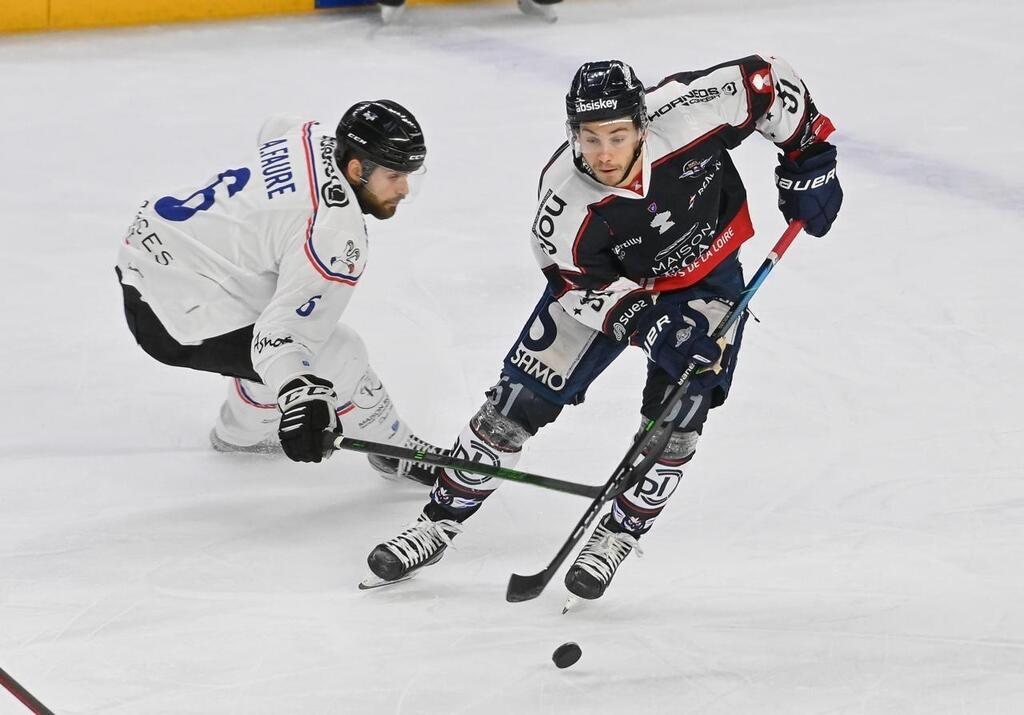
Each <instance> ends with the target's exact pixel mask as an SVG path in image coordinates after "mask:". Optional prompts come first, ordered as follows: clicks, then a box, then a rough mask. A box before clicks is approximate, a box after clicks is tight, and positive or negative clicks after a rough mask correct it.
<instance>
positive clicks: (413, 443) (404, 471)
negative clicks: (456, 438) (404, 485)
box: [398, 434, 446, 476]
mask: <svg viewBox="0 0 1024 715" xmlns="http://www.w3.org/2000/svg"><path fill="white" fill-rule="evenodd" d="M402 446H403V447H405V448H406V449H415V450H418V451H420V452H427V453H429V454H444V453H445V451H446V450H444V449H441V448H440V447H437V446H435V445H433V444H431V443H430V442H425V441H424V440H422V439H420V438H419V437H417V436H416V435H414V434H410V435H409V436H408V437H407V438H406V440H405V443H404V444H403V445H402ZM417 464H418V463H417V462H411V461H409V460H408V459H401V460H399V461H398V473H399V474H401V475H402V476H409V472H410V471H411V470H412V469H413V468H414V467H415V466H416V465H417ZM421 469H425V470H427V471H428V472H430V473H433V472H434V469H435V468H434V467H432V466H429V465H421Z"/></svg>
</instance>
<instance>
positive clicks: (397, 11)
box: [380, 5, 405, 25]
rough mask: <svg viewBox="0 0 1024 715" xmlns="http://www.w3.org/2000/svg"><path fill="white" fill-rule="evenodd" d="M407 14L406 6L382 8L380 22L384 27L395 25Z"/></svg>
mask: <svg viewBox="0 0 1024 715" xmlns="http://www.w3.org/2000/svg"><path fill="white" fill-rule="evenodd" d="M404 14H405V5H399V6H398V7H389V6H387V5H381V6H380V20H381V23H382V24H384V25H394V24H395V23H397V22H399V21H401V19H402V15H404Z"/></svg>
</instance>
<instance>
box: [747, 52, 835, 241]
mask: <svg viewBox="0 0 1024 715" xmlns="http://www.w3.org/2000/svg"><path fill="white" fill-rule="evenodd" d="M762 61H763V62H765V63H766V64H767V65H768V68H767V70H765V69H762V70H760V75H759V76H761V77H765V76H766V72H767V79H768V80H770V81H771V88H772V96H773V101H772V103H771V105H770V106H769V107H768V109H767V111H765V112H764V113H763V114H762V115H761V116H760V117H759V118H758V119H757V122H756V124H755V126H756V127H757V131H758V132H760V133H761V134H762V135H763V136H765V137H766V138H768V139H769V140H770V141H772V142H774V143H775V145H776V146H777V147H779V149H780V150H781V152H782V153H781V154H780V155H779V166H778V167H777V168H776V169H775V183H776V184H777V186H778V189H779V210H780V211H782V214H783V216H785V217H786V219H787V220H788V221H796V220H800V221H803V222H804V230H806V231H807V233H809V234H811V235H812V236H824V235H825V234H826V233H828V231H829V229H830V228H831V227H832V222H833V221H835V219H836V216H838V215H839V208H840V206H842V203H843V190H842V187H841V186H840V185H839V178H838V176H837V174H836V157H837V151H836V147H835V146H833V145H832V144H831V143H829V142H828V141H827V139H828V137H829V135H830V134H831V133H832V132H833V131H834V130H835V127H834V126H833V125H832V121H831V120H830V119H829V118H828V117H826V116H825V115H824V114H821V113H820V112H818V109H817V107H815V106H814V100H812V99H811V95H810V92H808V90H807V86H806V85H805V84H804V82H803V80H802V79H800V77H799V76H798V75H797V73H796V72H795V71H794V70H793V68H792V67H791V66H790V65H789V63H788V62H786V61H785V60H783V59H781V58H778V57H770V58H768V60H762Z"/></svg>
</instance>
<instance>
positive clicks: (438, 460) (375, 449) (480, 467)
mask: <svg viewBox="0 0 1024 715" xmlns="http://www.w3.org/2000/svg"><path fill="white" fill-rule="evenodd" d="M324 441H325V442H326V444H325V447H326V450H332V449H346V450H349V451H352V452H362V453H363V454H376V455H380V456H382V457H393V458H395V459H407V460H409V461H410V462H420V463H422V464H428V465H431V466H435V467H445V468H447V469H456V470H458V471H460V472H470V473H472V474H482V475H484V476H487V477H495V478H497V479H505V480H508V481H510V482H519V483H520V484H532V485H533V486H535V487H542V488H544V489H551V490H552V491H556V492H563V493H565V494H576V495H577V496H581V497H588V498H590V499H593V498H594V497H596V496H598V495H599V494H601V492H602V490H603V488H604V487H602V486H600V485H594V484H580V483H579V482H568V481H565V480H564V479H555V478H553V477H545V476H543V475H541V474H530V473H529V472H520V471H517V470H515V469H506V468H505V467H495V466H493V465H491V464H483V463H482V462H470V461H469V460H467V459H458V458H456V457H450V456H448V455H445V454H434V453H433V452H424V451H420V450H415V449H406V448H405V447H398V446H395V445H392V444H381V443H380V442H367V441H365V440H361V439H351V438H349V437H344V436H338V435H334V434H332V433H329V432H328V433H325V437H324ZM326 450H325V451H326Z"/></svg>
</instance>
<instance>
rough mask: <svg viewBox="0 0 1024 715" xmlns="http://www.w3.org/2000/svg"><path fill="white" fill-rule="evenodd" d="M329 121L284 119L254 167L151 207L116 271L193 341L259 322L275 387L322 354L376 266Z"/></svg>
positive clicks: (182, 338) (133, 230)
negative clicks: (368, 269)
mask: <svg viewBox="0 0 1024 715" xmlns="http://www.w3.org/2000/svg"><path fill="white" fill-rule="evenodd" d="M334 148H335V139H334V136H333V134H332V133H324V132H323V131H322V129H321V127H320V125H319V123H318V122H315V121H302V120H300V119H298V118H294V117H275V118H272V119H270V120H268V121H267V122H266V123H265V124H264V125H263V128H262V129H261V130H260V134H259V139H258V142H257V147H256V148H255V151H254V152H253V154H252V155H250V156H249V157H248V158H247V159H246V160H245V161H243V162H240V163H236V164H231V165H230V166H226V167H224V168H223V169H222V170H221V171H220V172H219V173H216V174H214V175H213V176H212V177H210V179H209V180H207V181H206V182H204V183H203V184H201V185H200V186H199V187H198V189H197V187H196V186H191V187H188V188H184V189H180V190H178V191H173V192H171V193H170V194H167V195H160V196H155V197H152V198H150V199H148V200H147V201H145V202H144V203H143V204H142V207H141V209H140V210H139V213H138V215H137V216H136V217H135V220H134V221H133V222H132V224H131V226H130V227H129V229H128V234H127V235H126V236H125V238H124V240H123V241H122V244H121V249H120V252H119V254H118V259H117V265H118V268H119V269H120V271H121V275H122V281H123V282H124V283H125V284H126V285H131V286H134V287H135V288H136V289H137V290H138V291H139V292H140V293H141V294H142V298H143V299H144V300H145V301H146V303H148V304H149V306H150V308H152V310H153V312H154V313H155V314H156V315H157V317H158V318H159V319H160V322H161V323H163V325H164V327H165V328H166V329H167V332H168V333H170V335H171V336H172V337H173V338H174V339H175V340H177V341H178V342H179V343H182V344H186V345H187V344H193V345H194V344H198V343H199V342H201V341H202V340H204V339H206V338H211V337H214V336H217V335H223V334H224V333H228V332H231V331H233V330H237V329H239V328H244V327H246V326H248V325H254V329H253V341H252V346H251V350H252V364H253V367H254V368H255V370H256V372H257V374H259V376H260V377H261V378H262V379H263V382H264V383H265V384H266V385H268V386H269V387H273V388H275V389H277V388H278V387H280V385H281V384H282V383H283V382H284V381H285V379H286V378H288V377H290V376H293V375H296V374H299V373H314V374H316V373H317V364H316V356H317V355H318V353H319V351H320V348H321V347H322V346H323V344H324V343H325V341H326V340H327V338H328V336H329V335H330V333H331V331H332V330H333V329H334V328H335V326H336V325H337V323H338V319H339V318H340V317H341V314H342V312H343V311H344V310H345V306H346V305H347V304H348V301H349V299H350V298H351V296H352V292H353V290H355V287H356V283H357V282H358V281H359V277H360V275H362V272H363V268H364V266H365V265H366V254H367V238H366V225H365V223H364V221H363V215H362V212H361V211H360V208H359V204H358V202H357V201H356V199H355V196H354V195H353V194H352V191H351V187H350V186H349V185H348V183H347V182H346V181H345V180H344V178H343V177H342V176H341V173H340V171H339V169H338V166H337V164H336V163H335V160H334Z"/></svg>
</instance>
